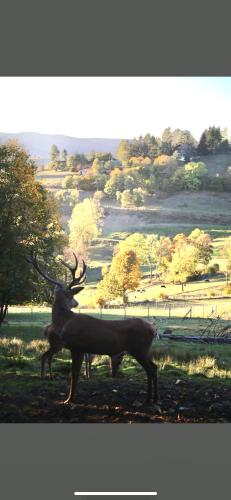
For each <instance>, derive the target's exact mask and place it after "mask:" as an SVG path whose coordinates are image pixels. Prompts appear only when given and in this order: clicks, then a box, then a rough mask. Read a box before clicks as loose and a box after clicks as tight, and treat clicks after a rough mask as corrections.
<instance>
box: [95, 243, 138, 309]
mask: <svg viewBox="0 0 231 500" xmlns="http://www.w3.org/2000/svg"><path fill="white" fill-rule="evenodd" d="M140 279H141V273H140V262H139V259H138V258H137V255H136V253H135V252H134V250H125V251H121V252H118V253H117V254H116V255H115V256H114V257H113V259H112V264H111V268H110V270H109V272H108V273H106V274H105V276H104V278H103V280H102V281H101V282H100V284H99V285H98V293H99V294H101V296H103V297H105V298H106V299H108V300H111V299H114V298H118V297H121V298H122V300H123V304H126V303H127V300H128V297H127V293H128V292H129V291H134V290H136V288H137V287H138V286H139V283H140Z"/></svg>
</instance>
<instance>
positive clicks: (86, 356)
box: [84, 353, 91, 378]
mask: <svg viewBox="0 0 231 500" xmlns="http://www.w3.org/2000/svg"><path fill="white" fill-rule="evenodd" d="M84 360H85V376H86V377H87V378H90V371H91V366H90V354H88V353H85V354H84Z"/></svg>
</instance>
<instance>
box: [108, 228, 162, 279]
mask: <svg viewBox="0 0 231 500" xmlns="http://www.w3.org/2000/svg"><path fill="white" fill-rule="evenodd" d="M157 243H158V236H157V235H156V234H150V235H148V236H145V235H144V234H142V233H133V234H131V235H129V236H128V237H127V238H126V239H125V240H122V241H121V242H120V243H119V245H118V247H117V249H118V251H125V250H134V252H135V253H136V255H137V257H138V259H139V261H140V263H141V264H147V265H148V266H149V269H150V279H151V280H152V273H153V266H154V265H155V264H156V261H157V256H156V250H157Z"/></svg>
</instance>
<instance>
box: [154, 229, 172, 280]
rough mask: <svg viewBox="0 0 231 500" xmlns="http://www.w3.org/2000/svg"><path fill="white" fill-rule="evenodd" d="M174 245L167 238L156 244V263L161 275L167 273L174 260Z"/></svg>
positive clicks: (162, 237)
mask: <svg viewBox="0 0 231 500" xmlns="http://www.w3.org/2000/svg"><path fill="white" fill-rule="evenodd" d="M173 252H174V244H173V242H172V240H171V239H170V238H168V237H167V236H161V237H160V239H159V240H158V241H157V243H156V263H157V268H158V271H159V272H160V273H161V274H164V273H166V271H167V269H168V266H169V264H170V262H171V260H172V255H173Z"/></svg>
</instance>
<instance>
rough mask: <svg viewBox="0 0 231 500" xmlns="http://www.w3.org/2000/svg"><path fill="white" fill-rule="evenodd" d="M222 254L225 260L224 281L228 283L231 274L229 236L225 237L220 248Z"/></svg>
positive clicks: (230, 241)
mask: <svg viewBox="0 0 231 500" xmlns="http://www.w3.org/2000/svg"><path fill="white" fill-rule="evenodd" d="M222 255H223V258H224V260H225V274H226V282H227V284H228V281H229V279H230V276H231V236H229V237H228V238H225V242H224V245H223V248H222Z"/></svg>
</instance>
